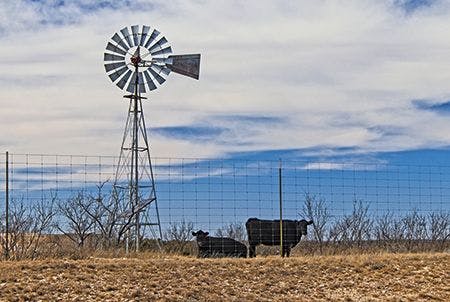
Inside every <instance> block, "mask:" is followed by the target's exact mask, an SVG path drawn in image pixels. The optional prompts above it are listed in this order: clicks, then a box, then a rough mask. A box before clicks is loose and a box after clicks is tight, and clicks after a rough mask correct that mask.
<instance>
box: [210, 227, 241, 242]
mask: <svg viewBox="0 0 450 302" xmlns="http://www.w3.org/2000/svg"><path fill="white" fill-rule="evenodd" d="M216 236H218V237H228V238H233V239H235V240H237V241H241V242H244V241H246V240H247V230H246V228H245V226H244V225H243V224H242V223H238V222H232V223H230V224H228V225H226V226H224V227H221V228H219V229H217V231H216Z"/></svg>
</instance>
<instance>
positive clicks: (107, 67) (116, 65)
mask: <svg viewBox="0 0 450 302" xmlns="http://www.w3.org/2000/svg"><path fill="white" fill-rule="evenodd" d="M125 65H126V64H125V62H118V63H111V64H105V70H106V72H110V71H111V70H114V69H117V68H120V67H122V66H125Z"/></svg>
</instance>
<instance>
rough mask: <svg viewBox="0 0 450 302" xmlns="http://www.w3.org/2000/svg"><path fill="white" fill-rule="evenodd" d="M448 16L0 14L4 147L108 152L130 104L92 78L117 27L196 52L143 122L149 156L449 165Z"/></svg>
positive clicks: (432, 5)
mask: <svg viewBox="0 0 450 302" xmlns="http://www.w3.org/2000/svg"><path fill="white" fill-rule="evenodd" d="M449 17H450V3H448V2H447V1H439V0H436V1H432V0H410V1H406V0H385V1H380V0H358V1H356V0H355V1H337V0H336V1H295V2H293V1H245V2H242V1H225V0H223V1H194V0H192V1H162V0H160V1H144V0H137V1H93V0H80V1H62V0H59V1H57V0H54V1H50V0H49V1H44V0H42V1H39V0H34V1H33V0H28V1H24V0H22V1H2V2H1V3H0V43H1V44H0V45H1V47H0V68H1V70H2V71H3V72H2V73H1V75H0V88H1V89H0V102H1V106H2V108H3V109H2V110H1V112H0V123H1V125H0V126H1V127H2V129H8V130H7V131H2V132H1V133H0V146H1V149H2V150H9V151H10V152H21V153H53V154H54V153H63V154H102V155H117V154H118V152H119V148H120V142H121V136H122V129H123V126H124V123H125V117H126V110H127V104H126V102H125V101H124V100H123V98H122V92H121V91H120V90H119V89H117V88H116V87H115V86H114V85H113V84H111V83H110V81H109V79H108V77H107V76H106V75H105V73H104V68H103V66H102V63H103V62H102V55H103V51H104V48H105V46H106V43H107V41H108V39H109V38H110V37H111V36H112V35H113V34H114V32H116V31H118V30H120V29H121V28H122V27H124V26H129V25H133V24H147V25H150V26H153V27H156V28H158V30H160V31H161V32H162V33H163V34H165V35H166V37H167V39H168V40H169V42H170V43H171V46H172V47H173V49H174V52H175V53H177V54H182V53H197V52H198V53H201V54H202V66H201V75H200V81H194V80H191V79H188V78H185V77H182V76H179V75H177V74H171V75H170V76H169V79H168V81H167V82H166V83H165V84H164V85H162V86H161V87H160V88H159V89H158V90H157V91H155V92H154V93H151V94H150V95H148V97H149V100H148V101H146V104H145V107H144V109H145V112H146V119H147V125H148V126H149V131H150V132H149V133H150V138H151V144H152V147H153V154H154V155H155V156H158V157H201V158H224V157H225V158H250V159H278V158H283V159H286V160H308V161H311V162H314V161H335V162H338V163H341V162H355V161H356V162H360V161H361V162H383V163H386V162H387V163H403V162H410V163H414V162H417V161H420V162H421V163H422V164H423V163H436V162H448V161H449V160H448V158H449V156H448V154H449V153H448V149H449V146H450V109H449V108H450V51H449V49H450V38H449V37H450V26H449V25H450V24H449V22H450V21H449V20H450V18H449Z"/></svg>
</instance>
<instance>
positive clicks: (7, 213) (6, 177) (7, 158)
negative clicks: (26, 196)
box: [5, 151, 9, 260]
mask: <svg viewBox="0 0 450 302" xmlns="http://www.w3.org/2000/svg"><path fill="white" fill-rule="evenodd" d="M5 163H6V167H5V173H6V176H5V182H6V185H5V227H6V230H5V233H6V234H5V236H6V238H5V258H6V260H8V259H9V153H8V151H6V162H5Z"/></svg>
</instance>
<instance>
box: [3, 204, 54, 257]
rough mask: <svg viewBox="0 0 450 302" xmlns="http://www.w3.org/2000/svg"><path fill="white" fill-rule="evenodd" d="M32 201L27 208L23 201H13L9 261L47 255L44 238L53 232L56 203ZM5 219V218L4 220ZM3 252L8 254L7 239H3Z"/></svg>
mask: <svg viewBox="0 0 450 302" xmlns="http://www.w3.org/2000/svg"><path fill="white" fill-rule="evenodd" d="M55 199H56V197H52V199H51V201H50V202H47V203H46V202H44V201H36V202H33V201H31V202H30V203H31V204H32V205H30V206H27V205H25V204H24V202H23V201H18V200H12V201H11V202H10V210H9V240H8V246H9V249H8V250H9V251H8V254H9V255H8V256H9V257H8V258H9V259H14V260H18V259H26V258H31V259H35V258H37V257H39V256H40V255H41V254H45V253H46V249H45V247H44V246H42V244H41V243H42V239H43V236H44V235H45V234H47V233H51V232H52V231H53V224H52V222H53V218H54V216H55V211H54V202H55ZM4 219H5V218H4ZM4 225H5V223H4V222H2V229H3V231H2V233H3V232H5V231H6V230H5V227H4ZM2 238H3V239H2V250H3V251H4V252H5V253H6V240H5V239H6V238H5V237H2Z"/></svg>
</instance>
